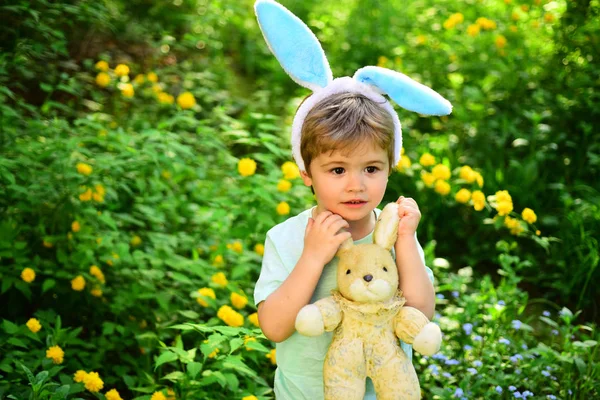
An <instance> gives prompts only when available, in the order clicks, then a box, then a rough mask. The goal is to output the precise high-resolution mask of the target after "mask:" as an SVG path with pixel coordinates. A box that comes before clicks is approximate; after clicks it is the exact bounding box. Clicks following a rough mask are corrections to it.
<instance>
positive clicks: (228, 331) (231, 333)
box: [213, 326, 242, 336]
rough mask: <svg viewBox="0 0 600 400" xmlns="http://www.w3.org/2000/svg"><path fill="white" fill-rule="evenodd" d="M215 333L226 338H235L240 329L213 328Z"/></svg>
mask: <svg viewBox="0 0 600 400" xmlns="http://www.w3.org/2000/svg"><path fill="white" fill-rule="evenodd" d="M213 328H214V330H215V331H217V332H221V333H222V334H224V335H227V336H237V335H239V334H240V332H242V331H241V330H240V328H233V327H231V326H215V327H213Z"/></svg>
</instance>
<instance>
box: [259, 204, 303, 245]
mask: <svg viewBox="0 0 600 400" xmlns="http://www.w3.org/2000/svg"><path fill="white" fill-rule="evenodd" d="M311 212H312V208H309V209H307V210H304V211H302V212H301V213H299V214H297V215H294V216H293V217H290V218H288V219H286V220H285V221H283V222H282V223H279V224H277V225H275V226H274V227H272V228H271V229H269V231H268V232H267V236H269V237H270V238H271V239H272V240H277V239H278V238H289V237H290V235H297V234H298V232H301V233H302V235H304V231H305V230H306V224H307V222H308V217H309V215H310V213H311Z"/></svg>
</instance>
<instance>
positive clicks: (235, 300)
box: [230, 292, 248, 310]
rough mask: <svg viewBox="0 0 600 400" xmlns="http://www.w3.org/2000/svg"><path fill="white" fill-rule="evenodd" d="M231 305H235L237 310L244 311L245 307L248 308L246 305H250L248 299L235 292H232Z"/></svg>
mask: <svg viewBox="0 0 600 400" xmlns="http://www.w3.org/2000/svg"><path fill="white" fill-rule="evenodd" d="M230 299H231V304H233V306H234V307H235V308H237V309H238V310H239V309H242V308H244V307H246V304H248V298H247V297H246V296H243V295H241V294H238V293H235V292H231V297H230Z"/></svg>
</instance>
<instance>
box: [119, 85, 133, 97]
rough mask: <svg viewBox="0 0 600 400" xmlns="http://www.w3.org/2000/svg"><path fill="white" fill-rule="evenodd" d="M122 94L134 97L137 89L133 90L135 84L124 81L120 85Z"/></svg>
mask: <svg viewBox="0 0 600 400" xmlns="http://www.w3.org/2000/svg"><path fill="white" fill-rule="evenodd" d="M120 89H121V94H122V95H123V96H125V97H133V95H134V94H135V90H133V85H132V84H131V83H124V84H122V85H121V87H120Z"/></svg>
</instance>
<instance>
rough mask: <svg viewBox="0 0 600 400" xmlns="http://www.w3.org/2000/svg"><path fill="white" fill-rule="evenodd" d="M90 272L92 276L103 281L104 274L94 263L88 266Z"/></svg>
mask: <svg viewBox="0 0 600 400" xmlns="http://www.w3.org/2000/svg"><path fill="white" fill-rule="evenodd" d="M90 274H91V275H92V276H95V277H96V278H97V279H98V280H99V281H100V282H102V283H105V279H104V274H103V273H102V270H101V269H100V268H98V267H97V266H96V265H92V266H91V267H90Z"/></svg>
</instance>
